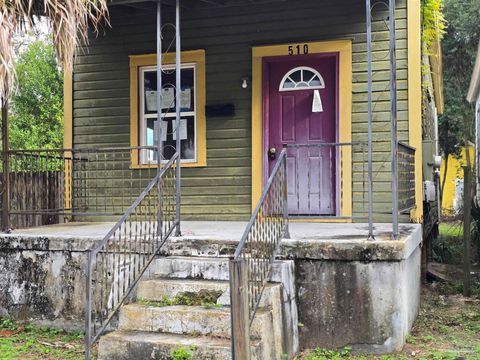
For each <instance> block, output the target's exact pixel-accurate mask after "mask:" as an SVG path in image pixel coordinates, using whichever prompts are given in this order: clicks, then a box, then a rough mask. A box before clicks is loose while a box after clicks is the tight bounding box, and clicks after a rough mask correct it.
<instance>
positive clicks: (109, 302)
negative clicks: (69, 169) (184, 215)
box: [85, 152, 179, 360]
mask: <svg viewBox="0 0 480 360" xmlns="http://www.w3.org/2000/svg"><path fill="white" fill-rule="evenodd" d="M178 157H179V153H178V152H177V153H176V154H175V155H174V156H173V157H172V158H171V159H170V160H169V161H168V163H167V164H166V165H165V166H164V167H163V168H162V169H161V171H160V172H159V173H158V174H157V175H156V176H155V177H154V178H153V179H152V180H151V181H150V182H149V183H148V185H147V186H146V188H145V189H144V190H143V191H142V193H141V194H140V195H139V196H138V197H137V198H136V200H135V201H134V202H133V204H132V205H131V206H130V207H129V208H128V210H127V211H126V212H125V213H124V214H123V215H122V217H121V218H120V219H119V220H118V221H117V222H116V223H115V225H114V226H113V227H112V228H111V229H110V231H109V232H108V233H107V234H106V235H105V237H104V238H103V239H102V241H100V243H99V244H98V245H96V246H95V247H92V248H91V249H90V250H89V251H88V252H87V269H86V271H87V283H86V311H85V358H86V359H87V360H88V359H90V350H91V347H92V345H94V344H95V343H96V341H97V340H98V339H99V337H100V336H101V335H102V334H103V332H104V331H105V330H106V329H107V327H108V325H109V324H110V322H111V320H112V318H113V316H114V315H115V314H116V313H117V312H118V310H119V309H120V307H121V306H122V305H123V304H124V303H125V301H126V300H127V298H128V297H129V295H130V293H131V292H132V290H133V289H134V287H135V285H136V284H137V283H138V281H139V280H140V279H141V277H142V275H143V274H144V272H145V271H146V269H147V268H148V266H149V265H150V264H151V262H152V261H153V260H154V258H155V256H156V254H157V253H158V251H159V250H160V248H161V247H162V246H163V244H164V243H165V242H166V241H167V240H168V238H169V237H170V236H171V234H172V232H173V230H174V229H175V227H176V226H177V224H178V222H179V219H178V218H177V216H176V207H177V206H178V204H177V203H176V198H175V196H176V185H177V183H176V181H175V174H176V172H175V166H174V164H175V162H176V160H177V158H178Z"/></svg>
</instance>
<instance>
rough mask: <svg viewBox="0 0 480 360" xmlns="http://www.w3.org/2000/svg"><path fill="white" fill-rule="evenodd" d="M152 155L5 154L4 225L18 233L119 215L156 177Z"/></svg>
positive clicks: (120, 151)
mask: <svg viewBox="0 0 480 360" xmlns="http://www.w3.org/2000/svg"><path fill="white" fill-rule="evenodd" d="M157 153H158V152H157V149H156V148H155V147H147V146H144V147H116V148H87V149H46V150H45V149H43V150H10V151H9V156H8V157H9V174H10V176H9V182H10V186H9V191H8V193H9V196H8V204H7V206H8V215H9V221H10V222H11V223H12V224H13V225H14V227H22V226H24V225H25V226H35V225H42V224H45V223H53V222H61V218H63V217H65V216H72V217H73V216H77V217H90V216H119V215H122V214H123V213H124V212H125V211H126V209H128V207H129V206H130V205H131V204H132V202H133V201H134V200H135V199H136V197H137V196H138V194H139V193H140V192H141V191H142V190H143V189H144V188H145V186H146V185H147V183H148V182H149V181H150V180H151V179H152V178H153V177H154V176H155V175H156V173H157V172H158V169H159V167H160V164H159V163H158V160H157V158H156V154H157ZM139 164H141V165H139ZM2 184H4V182H3V181H2ZM2 190H4V189H2ZM2 207H3V204H2ZM42 219H43V220H42ZM45 219H48V220H45Z"/></svg>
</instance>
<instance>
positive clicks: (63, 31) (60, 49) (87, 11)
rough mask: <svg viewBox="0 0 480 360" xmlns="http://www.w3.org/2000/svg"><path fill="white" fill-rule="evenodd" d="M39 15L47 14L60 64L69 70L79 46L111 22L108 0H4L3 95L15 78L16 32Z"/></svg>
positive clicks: (0, 26) (0, 22)
mask: <svg viewBox="0 0 480 360" xmlns="http://www.w3.org/2000/svg"><path fill="white" fill-rule="evenodd" d="M35 16H45V17H47V19H48V21H49V25H50V28H51V31H52V35H53V42H54V44H55V49H56V52H57V58H58V62H59V64H60V65H62V66H63V67H64V68H65V70H67V71H69V70H71V69H72V67H73V62H74V59H75V55H76V52H77V49H78V48H79V46H80V45H82V44H86V43H87V42H88V34H89V31H93V33H97V34H98V31H99V29H100V26H101V23H102V22H103V21H105V22H106V23H107V24H108V9H107V0H0V96H1V97H2V98H5V97H6V96H8V91H9V89H10V88H11V83H12V81H13V80H12V79H13V70H12V69H13V66H12V65H13V64H12V63H13V59H14V47H13V36H14V34H15V33H17V32H20V31H25V29H27V28H28V27H31V26H33V24H34V21H35Z"/></svg>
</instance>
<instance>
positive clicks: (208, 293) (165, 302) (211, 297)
mask: <svg viewBox="0 0 480 360" xmlns="http://www.w3.org/2000/svg"><path fill="white" fill-rule="evenodd" d="M221 295H222V292H221V291H214V290H201V291H199V292H196V293H195V292H184V293H179V294H177V295H176V296H174V297H173V298H169V297H168V296H164V297H163V298H162V299H161V300H160V301H150V300H145V299H138V300H137V303H138V304H141V305H146V306H154V307H164V306H173V305H186V306H204V307H205V308H208V309H213V308H221V307H222V305H219V304H217V300H218V298H219V297H220V296H221Z"/></svg>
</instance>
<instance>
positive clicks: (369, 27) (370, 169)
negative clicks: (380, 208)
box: [365, 0, 375, 240]
mask: <svg viewBox="0 0 480 360" xmlns="http://www.w3.org/2000/svg"><path fill="white" fill-rule="evenodd" d="M365 7H366V18H367V58H368V239H369V240H374V239H375V236H374V235H373V195H372V192H373V191H372V187H373V175H372V174H373V154H372V91H373V90H372V87H373V86H372V76H373V74H372V5H371V1H370V0H365Z"/></svg>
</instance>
